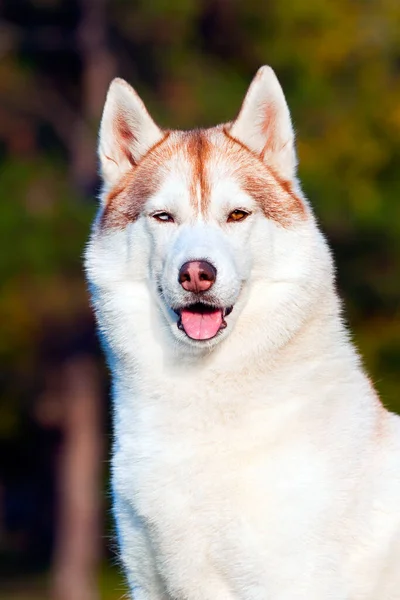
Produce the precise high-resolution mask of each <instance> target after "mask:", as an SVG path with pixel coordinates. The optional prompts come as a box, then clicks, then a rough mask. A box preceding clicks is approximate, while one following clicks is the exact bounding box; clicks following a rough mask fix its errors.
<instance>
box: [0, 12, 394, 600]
mask: <svg viewBox="0 0 400 600" xmlns="http://www.w3.org/2000/svg"><path fill="white" fill-rule="evenodd" d="M0 59H1V61H0V161H1V162H0V196H1V216H0V247H1V250H0V273H1V284H2V290H1V296H0V320H1V335H0V353H1V366H2V368H1V375H0V386H1V387H0V600H9V599H11V598H14V599H16V600H17V599H20V600H32V599H34V598H42V599H43V598H46V597H49V598H50V597H51V598H55V599H57V600H91V599H92V598H93V599H94V598H98V597H102V598H110V599H111V598H115V599H117V598H121V597H122V596H123V594H124V591H123V590H124V586H123V582H122V579H121V578H120V577H119V575H118V574H117V573H118V570H117V569H116V568H115V566H114V567H113V566H112V565H113V564H114V565H115V562H116V558H115V555H114V554H113V549H114V548H115V542H114V539H113V533H112V531H113V530H112V526H111V525H110V521H111V519H110V517H109V502H108V491H107V462H108V461H107V457H108V452H109V447H108V440H109V437H110V418H109V412H110V411H109V401H108V389H107V380H108V376H107V373H106V371H105V369H104V366H103V362H102V358H101V354H100V352H99V349H98V346H97V342H96V338H95V334H94V330H93V322H92V318H91V316H90V311H89V309H88V299H87V294H86V290H85V284H84V279H83V275H82V261H81V256H82V251H83V248H84V244H85V241H86V239H87V237H88V232H89V228H90V223H91V220H92V218H93V216H94V212H95V204H96V203H95V195H96V193H97V191H98V187H99V181H98V177H97V165H96V158H95V147H96V135H97V128H98V123H99V118H100V115H101V109H102V106H103V103H104V98H105V93H106V89H107V86H108V84H109V82H110V80H111V79H112V77H114V76H116V75H118V76H121V77H124V78H126V79H127V80H128V81H129V82H130V83H132V84H133V85H134V87H136V89H137V90H138V91H139V93H140V95H141V96H142V97H143V99H144V100H145V102H146V103H147V105H148V107H149V108H150V110H151V112H152V114H153V116H154V117H155V118H156V120H158V122H159V123H160V124H161V125H165V126H168V127H181V128H190V127H194V126H202V125H211V124H215V123H217V122H221V121H226V120H230V119H232V118H233V117H234V116H235V114H236V113H237V111H238V109H239V106H240V103H241V100H242V98H243V95H244V93H245V90H246V88H247V86H248V84H249V82H250V80H251V78H252V77H253V75H254V73H255V71H256V70H257V68H258V67H259V66H260V65H262V64H270V65H271V66H272V67H273V68H274V69H275V71H276V72H277V74H278V77H279V79H280V81H281V83H282V85H283V87H284V90H285V93H286V95H287V99H288V103H289V106H290V108H291V111H292V116H293V120H294V124H295V128H296V132H297V139H298V152H299V158H300V177H301V180H302V182H303V188H304V190H305V192H306V194H307V195H308V197H309V198H310V200H311V202H312V204H313V206H314V207H315V211H316V213H317V215H318V218H319V220H320V223H321V226H322V227H323V229H324V231H325V232H326V234H327V236H328V238H329V241H330V244H331V246H332V248H333V250H334V254H335V256H336V262H337V267H338V284H339V288H340V291H341V294H342V296H343V298H344V301H345V306H346V316H347V318H348V321H349V322H350V326H351V329H352V332H353V336H354V339H355V341H356V343H357V345H358V347H359V348H360V350H361V352H362V354H363V356H364V359H365V363H366V366H367V368H368V371H369V373H370V375H371V378H372V380H373V381H374V383H375V385H376V387H377V389H378V390H379V392H380V394H381V397H382V399H383V402H384V403H385V405H387V406H388V407H389V408H390V409H392V410H394V411H398V412H400V396H399V393H398V390H399V383H400V373H399V368H400V319H399V296H400V176H399V167H400V2H399V1H398V0H368V1H367V0H264V1H263V2H260V0H168V1H166V0H109V1H107V0H36V1H33V0H31V1H28V0H3V2H2V3H1V5H0ZM100 490H101V491H100ZM73 582H76V583H75V586H74V584H73Z"/></svg>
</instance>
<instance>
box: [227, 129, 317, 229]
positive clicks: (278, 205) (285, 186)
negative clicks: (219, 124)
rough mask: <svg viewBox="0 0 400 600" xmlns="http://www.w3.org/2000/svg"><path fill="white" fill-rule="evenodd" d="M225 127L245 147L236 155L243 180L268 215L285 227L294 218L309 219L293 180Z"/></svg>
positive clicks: (232, 139) (230, 138)
mask: <svg viewBox="0 0 400 600" xmlns="http://www.w3.org/2000/svg"><path fill="white" fill-rule="evenodd" d="M223 131H224V133H225V135H226V137H227V138H228V139H229V140H230V142H231V143H232V144H234V145H235V146H236V147H240V149H241V151H242V152H241V154H240V156H236V158H235V160H236V161H238V163H239V164H240V167H241V169H240V172H239V175H240V180H241V184H242V186H243V189H244V190H245V191H246V192H247V193H248V194H249V195H250V196H252V197H253V198H254V199H255V200H256V202H257V203H258V204H259V206H260V207H261V208H262V210H263V212H264V214H265V216H266V217H267V218H268V219H272V220H273V221H276V222H277V223H279V224H280V225H282V226H283V227H287V226H289V225H290V224H291V223H292V222H293V219H296V218H297V219H299V218H300V219H305V218H306V208H305V205H304V202H303V200H302V199H301V198H300V197H299V196H298V195H297V194H296V193H295V191H294V189H293V184H292V182H291V181H287V180H285V179H283V178H282V177H280V176H279V175H278V173H277V172H276V171H275V170H274V169H273V168H272V167H271V166H269V165H268V164H265V163H264V161H263V159H262V157H260V156H258V155H257V154H256V153H254V152H252V151H251V150H249V149H248V148H247V146H245V145H244V144H242V143H241V142H239V141H238V140H236V139H235V138H233V137H232V136H231V135H230V133H229V131H227V129H226V128H224V130H223ZM271 179H272V180H273V181H271Z"/></svg>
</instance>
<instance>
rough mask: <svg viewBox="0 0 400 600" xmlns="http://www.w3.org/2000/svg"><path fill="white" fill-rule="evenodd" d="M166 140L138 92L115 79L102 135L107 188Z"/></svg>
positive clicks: (100, 155) (101, 126)
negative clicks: (150, 150) (156, 145)
mask: <svg viewBox="0 0 400 600" xmlns="http://www.w3.org/2000/svg"><path fill="white" fill-rule="evenodd" d="M163 137H164V135H163V133H162V131H161V130H160V129H159V127H158V126H157V125H156V124H155V123H154V121H153V119H152V118H151V117H150V115H149V113H148V112H147V109H146V107H145V105H144V104H143V102H142V100H141V99H140V98H139V96H138V95H137V93H136V92H135V90H134V89H133V88H132V87H131V86H130V85H129V84H128V83H126V81H124V80H123V79H118V78H117V79H114V80H113V81H112V82H111V85H110V88H109V90H108V93H107V98H106V103H105V106H104V110H103V116H102V119H101V125H100V132H99V147H98V154H99V159H100V168H101V175H102V177H103V181H104V184H105V186H106V187H107V188H110V187H112V186H113V185H115V184H116V183H117V182H118V181H119V180H120V179H121V177H122V176H123V175H124V174H125V173H126V172H127V171H128V170H129V169H131V168H132V167H133V166H135V165H137V164H138V162H139V161H140V159H141V158H142V157H143V156H144V155H145V154H146V152H147V151H148V150H149V149H150V148H151V147H152V146H154V145H155V144H157V142H159V141H160V140H162V139H163Z"/></svg>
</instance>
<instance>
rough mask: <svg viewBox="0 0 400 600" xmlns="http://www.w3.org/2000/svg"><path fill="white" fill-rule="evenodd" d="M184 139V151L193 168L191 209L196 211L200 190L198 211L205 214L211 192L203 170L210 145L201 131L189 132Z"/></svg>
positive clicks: (204, 169)
mask: <svg viewBox="0 0 400 600" xmlns="http://www.w3.org/2000/svg"><path fill="white" fill-rule="evenodd" d="M185 137H186V148H185V150H186V152H187V156H188V159H189V161H190V162H191V164H192V168H193V173H192V175H193V176H192V181H191V185H190V200H191V203H192V205H193V207H194V208H195V209H197V207H198V206H199V201H198V190H200V210H201V212H204V213H205V212H207V207H208V205H209V202H210V191H211V190H210V184H209V180H208V177H207V172H206V168H205V167H206V165H207V162H208V160H209V158H210V153H211V144H210V142H209V140H208V139H207V137H206V135H205V132H204V131H202V130H195V131H190V132H188V133H187V134H186V136H185Z"/></svg>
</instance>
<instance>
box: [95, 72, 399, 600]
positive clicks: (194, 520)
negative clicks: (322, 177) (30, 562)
mask: <svg viewBox="0 0 400 600" xmlns="http://www.w3.org/2000/svg"><path fill="white" fill-rule="evenodd" d="M276 81H277V80H276V79H274V76H273V74H272V71H270V70H268V71H264V74H263V75H262V77H261V81H260V78H258V80H257V81H256V82H255V83H253V88H250V90H252V89H253V91H254V86H255V85H257V86H260V85H262V90H261V89H260V91H259V94H260V97H259V100H260V101H262V100H263V98H262V96H263V95H264V96H266V97H267V99H268V98H270V96H271V94H272V95H274V97H279V95H280V94H282V92H279V90H278V89H277V87H276V85H277V84H276ZM279 89H280V88H279ZM251 94H253V92H251ZM257 95H258V92H257ZM282 98H283V94H282ZM264 100H265V98H264ZM251 105H252V100H251V99H250V100H249V107H250V106H251ZM285 106H286V104H285ZM285 110H286V109H285ZM246 112H247V108H246V109H245V110H244V111H243V110H242V113H241V114H242V117H239V119H240V118H246V122H248V124H249V129H246V127H245V126H244V125H243V124H241V125H240V126H239V124H237V126H236V127H235V126H233V132H232V133H233V134H235V136H237V137H238V139H239V138H240V140H241V141H242V142H243V143H248V144H249V145H250V141H248V142H246V139H247V137H246V135H247V133H249V132H251V127H252V125H251V114H246V117H244V115H245V113H246ZM285 115H286V112H285ZM286 116H287V117H288V113H287V115H286ZM286 116H285V118H284V120H283V124H282V126H280V125H279V123H278V125H277V135H279V136H283V138H286V135H287V133H288V131H289V130H288V122H287V120H286ZM288 118H289V117H288ZM289 123H290V119H289ZM242 125H243V126H242ZM246 132H247V133H246ZM209 135H210V136H211V138H212V136H213V135H214V134H213V133H212V131H211V132H210V133H209ZM290 135H291V134H290V132H289V137H290ZM256 137H257V135H256V134H255V133H254V135H252V140H254V139H255V138H256ZM283 138H282V139H283ZM290 139H291V140H292V141H291V142H290V143H289V146H288V149H289V152H288V153H286V154H285V153H284V155H282V154H281V153H280V151H279V149H278V151H277V154H276V156H274V157H273V161H274V165H275V166H276V164H277V162H276V161H278V162H279V156H280V157H281V159H282V164H280V165H278V166H279V170H280V172H285V173H288V172H289V171H290V172H291V173H292V177H293V173H294V166H295V165H294V163H293V156H294V150H293V148H292V144H293V138H290ZM108 143H110V140H108ZM100 144H102V140H100ZM146 145H148V141H147V142H146ZM254 148H255V147H253V148H252V149H253V150H254ZM187 168H188V166H187V165H185V163H184V162H182V160H176V161H172V162H171V164H169V165H168V168H167V167H166V176H165V180H164V182H163V184H162V186H161V188H160V189H159V191H158V192H157V194H155V195H154V196H153V197H152V198H151V199H150V200H149V202H148V203H147V205H146V206H145V207H144V211H143V215H142V216H141V217H140V218H139V219H138V220H137V221H135V222H134V223H131V224H130V225H129V226H128V227H127V228H126V229H124V230H104V229H102V228H101V227H100V226H99V224H98V223H96V224H95V226H94V229H93V234H92V237H91V241H90V244H89V246H88V249H87V255H86V269H87V274H88V279H89V282H90V285H91V290H92V297H93V303H94V306H95V309H96V314H97V318H98V322H99V327H100V330H101V332H102V334H103V337H104V341H105V346H106V349H107V355H108V359H109V363H110V366H111V370H112V375H113V388H114V390H113V398H114V450H113V458H112V480H113V494H114V513H115V517H116V522H117V529H118V534H119V541H120V549H121V559H122V562H123V564H124V566H125V569H126V573H127V578H128V581H129V585H130V589H131V594H132V598H134V599H135V600H161V599H162V600H172V599H174V600H395V599H398V598H400V568H399V559H400V468H399V467H400V421H399V419H398V417H396V416H394V415H392V414H390V413H388V412H386V411H384V409H383V408H382V407H381V405H380V403H379V401H378V399H377V397H376V394H375V392H374V390H373V388H372V386H371V384H370V383H369V380H368V378H367V377H366V376H365V374H364V372H363V369H362V367H361V365H360V360H359V357H358V355H357V353H356V352H355V350H354V348H353V346H352V344H351V342H350V341H349V337H348V334H347V332H346V330H345V328H344V326H343V323H342V320H341V316H340V302H339V300H338V297H337V294H336V290H335V282H334V274H333V264H332V259H331V256H330V252H329V250H328V248H327V245H326V243H325V240H324V238H323V236H322V234H321V233H320V232H319V230H318V227H317V225H316V222H315V220H314V218H313V216H312V214H311V212H310V210H309V209H307V210H308V218H307V219H305V220H299V221H298V222H296V223H294V224H293V225H292V226H290V227H287V228H284V227H282V226H281V225H279V224H276V223H274V222H273V221H270V220H268V219H266V218H265V217H264V215H263V214H262V212H261V211H260V210H257V207H256V206H255V203H254V200H253V199H252V198H251V197H250V196H248V195H247V194H246V193H245V192H244V191H243V190H242V189H240V187H239V186H238V184H237V183H236V181H235V180H234V179H233V178H232V176H231V175H230V174H229V169H225V170H224V166H223V165H221V164H217V163H216V164H214V165H212V166H211V170H212V173H211V175H212V177H213V180H214V186H213V190H212V199H211V211H210V214H209V215H208V217H207V218H206V219H205V218H202V217H201V216H200V217H199V216H197V215H196V212H195V209H194V207H191V206H190V203H189V201H188V193H189V192H188V186H187V173H186V169H187ZM236 206H240V207H241V208H242V209H243V208H248V209H249V210H252V211H253V214H252V215H251V216H250V217H248V219H246V220H245V221H244V222H243V223H237V224H234V225H229V224H227V223H226V214H227V213H228V212H229V211H231V210H233V209H234V208H235V207H236ZM157 209H159V210H170V211H174V215H175V216H176V222H175V223H167V224H161V223H159V222H157V221H155V220H154V219H152V217H151V214H152V213H153V212H154V211H155V210H157ZM199 255H201V258H209V259H210V260H212V261H213V263H214V264H215V265H216V267H217V271H218V277H217V283H216V288H215V294H216V295H217V296H218V298H219V299H220V300H221V302H222V303H223V304H224V305H225V304H227V303H228V304H230V303H231V304H234V305H235V307H234V310H233V312H232V314H231V315H229V317H227V323H228V327H227V328H226V329H225V330H224V331H223V333H222V335H221V336H218V337H217V338H215V339H214V340H211V341H210V342H206V343H204V342H202V343H199V342H195V341H191V340H189V339H188V338H187V337H186V336H185V334H184V333H183V332H181V331H179V330H178V328H177V326H176V321H177V317H176V315H175V313H173V311H172V310H171V307H172V308H173V307H174V306H178V305H180V304H181V303H182V302H184V301H185V294H186V292H185V291H184V290H183V289H182V288H181V287H180V286H179V284H178V282H177V277H176V272H177V269H178V268H179V266H180V265H181V264H182V263H183V262H185V261H186V260H188V259H190V258H198V257H199Z"/></svg>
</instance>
